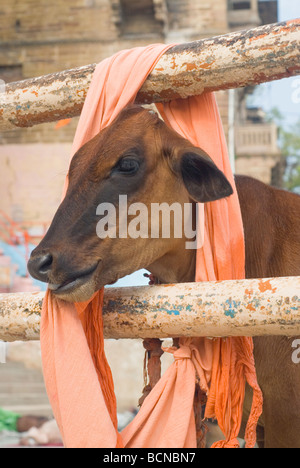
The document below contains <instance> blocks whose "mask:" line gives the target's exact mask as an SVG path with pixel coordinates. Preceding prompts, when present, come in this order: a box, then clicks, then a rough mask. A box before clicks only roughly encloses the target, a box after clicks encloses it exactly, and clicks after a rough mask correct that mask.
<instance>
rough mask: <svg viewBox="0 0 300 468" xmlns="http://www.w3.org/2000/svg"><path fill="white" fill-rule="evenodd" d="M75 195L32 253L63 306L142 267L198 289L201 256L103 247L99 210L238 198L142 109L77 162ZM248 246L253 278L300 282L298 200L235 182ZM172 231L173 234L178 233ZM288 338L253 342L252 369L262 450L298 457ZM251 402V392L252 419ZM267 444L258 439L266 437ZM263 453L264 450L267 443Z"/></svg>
mask: <svg viewBox="0 0 300 468" xmlns="http://www.w3.org/2000/svg"><path fill="white" fill-rule="evenodd" d="M69 180H70V183H69V188H68V191H67V194H66V197H65V199H64V200H63V202H62V204H61V206H60V207H59V209H58V211H57V213H56V215H55V217H54V219H53V222H52V224H51V226H50V228H49V231H48V233H47V234H46V236H45V237H44V239H43V240H42V242H41V243H40V245H39V246H38V247H37V248H36V249H35V250H34V252H33V253H32V256H31V259H30V261H29V263H28V268H29V271H30V273H31V274H32V276H33V277H35V278H37V279H39V280H41V281H45V282H47V283H49V288H50V289H52V291H53V293H54V294H56V295H57V297H59V298H62V299H65V300H67V301H82V300H85V299H87V298H89V297H90V296H91V295H92V294H93V293H94V292H95V291H96V290H98V289H99V288H101V287H102V286H104V285H107V284H111V283H113V282H115V281H116V280H118V278H120V277H123V276H125V275H128V274H130V273H132V272H134V271H137V270H139V269H141V268H146V269H148V270H149V271H150V272H151V273H153V274H154V275H155V276H156V277H157V278H159V280H160V281H161V282H163V283H174V282H192V281H194V275H195V250H187V249H185V242H186V239H185V238H175V237H171V238H170V239H166V238H162V237H160V238H138V239H131V238H118V236H117V238H110V237H107V238H106V239H103V240H99V237H97V235H96V226H97V222H98V221H99V216H97V214H96V210H97V206H98V205H99V204H100V203H105V202H109V203H113V204H115V205H116V206H117V205H118V197H119V195H120V194H124V195H127V197H128V203H133V202H143V203H144V204H145V205H146V206H147V207H150V204H151V203H153V202H157V203H162V202H167V203H168V204H169V205H172V204H173V203H174V202H178V203H180V204H181V205H182V206H183V204H184V203H189V202H191V200H192V201H193V203H194V206H196V204H195V202H196V201H199V202H212V201H214V200H217V199H220V198H224V197H226V196H229V195H230V194H231V193H232V189H231V186H230V185H229V183H228V181H227V179H226V178H225V176H224V175H223V174H222V172H220V171H219V170H218V169H217V167H216V166H215V165H214V163H213V162H212V160H211V159H210V158H209V157H208V156H207V155H206V154H205V153H204V152H203V151H202V150H200V149H199V148H195V147H194V146H193V145H192V144H191V143H190V142H188V141H187V140H185V139H183V138H181V137H180V136H179V135H178V134H177V133H176V132H174V131H173V130H170V129H169V128H168V127H167V126H166V125H165V124H164V122H163V121H161V120H160V119H159V118H158V116H157V115H153V113H151V112H148V111H147V110H144V109H142V108H140V107H134V106H133V107H130V108H127V109H125V110H124V111H122V112H121V114H120V115H119V117H118V118H117V119H116V121H115V122H113V124H112V125H110V126H109V127H108V128H106V129H105V130H103V131H102V132H100V133H99V134H98V135H97V136H96V137H95V138H93V139H92V140H91V141H89V142H88V143H87V144H85V145H84V146H83V147H82V148H81V149H80V150H79V151H78V152H77V153H76V154H75V156H74V158H73V160H72V162H71V166H70V171H69ZM236 184H237V190H238V195H239V199H240V205H241V211H242V217H243V223H244V231H245V243H246V277H247V278H260V277H272V276H293V275H300V248H299V247H300V230H299V214H300V197H299V196H297V195H294V194H292V193H288V192H286V191H282V190H277V189H274V188H271V187H269V186H266V185H264V184H263V183H261V182H258V181H257V180H254V179H251V178H249V177H241V176H237V177H236ZM171 232H172V231H171ZM293 340H294V339H290V338H285V337H265V338H255V339H254V343H255V360H256V366H257V374H258V380H259V384H260V386H261V388H262V391H263V394H264V412H263V416H262V418H261V426H260V428H261V431H260V432H262V433H263V432H264V441H265V445H264V446H265V447H278V448H279V447H289V448H291V447H297V448H300V396H299V395H298V392H299V389H300V365H299V364H298V365H297V364H295V363H293V361H292V353H293V348H292V342H293ZM250 402H251V395H250V394H249V392H247V395H246V399H245V414H246V415H247V412H249V407H250ZM262 437H263V436H261V435H259V438H262ZM261 445H262V444H261Z"/></svg>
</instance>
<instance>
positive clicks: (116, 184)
mask: <svg viewBox="0 0 300 468" xmlns="http://www.w3.org/2000/svg"><path fill="white" fill-rule="evenodd" d="M231 194H232V188H231V185H230V184H229V182H228V181H227V179H226V178H225V176H224V174H223V173H222V172H221V171H220V170H219V169H218V168H217V167H216V165H215V164H214V163H213V161H212V160H211V158H210V157H209V156H208V155H207V154H206V153H204V151H202V150H201V149H199V148H196V147H194V146H193V145H192V144H191V143H190V142H189V141H187V140H185V139H183V138H182V137H181V136H179V135H178V134H177V133H176V132H175V131H173V130H171V129H169V128H168V127H167V126H166V125H165V123H164V122H163V121H162V120H161V119H160V118H159V117H158V115H157V114H155V113H153V112H149V111H148V110H145V109H143V108H141V107H136V106H132V107H129V108H127V109H125V110H124V111H122V112H121V113H120V115H119V116H118V118H117V119H116V120H115V121H114V122H113V123H112V124H111V125H110V126H109V127H107V128H105V129H104V130H103V131H101V132H100V133H99V134H98V135H97V136H95V137H94V138H93V139H92V140H90V141H89V142H88V143H86V144H85V145H84V146H83V147H82V148H80V149H79V151H77V153H76V154H75V155H74V157H73V159H72V161H71V165H70V168H69V185H68V190H67V193H66V196H65V198H64V200H63V201H62V203H61V205H60V207H59V208H58V210H57V212H56V214H55V216H54V219H53V221H52V223H51V226H50V228H49V230H48V232H47V234H46V236H45V237H44V238H43V240H42V241H41V243H40V244H39V245H38V247H37V248H36V249H35V250H34V251H33V252H32V255H31V258H30V260H29V262H28V269H29V272H30V273H31V275H32V276H33V277H34V278H37V279H38V280H40V281H44V282H46V283H48V284H49V288H50V289H51V290H52V291H53V293H54V294H55V295H56V296H57V297H59V298H61V299H64V300H67V301H73V302H81V301H84V300H87V299H89V298H90V297H91V296H92V295H93V293H94V292H95V291H97V290H98V289H100V288H101V287H103V286H104V285H107V284H112V283H114V282H115V281H117V280H118V279H119V278H120V277H123V276H126V275H128V274H131V273H133V272H134V271H137V270H139V269H141V268H147V269H148V270H149V271H151V272H153V273H154V274H156V275H157V276H159V277H160V279H161V280H163V281H166V282H170V281H171V282H172V281H176V280H179V281H180V279H181V278H180V277H178V276H176V274H175V273H174V272H175V270H176V269H177V270H178V269H179V268H182V269H184V268H191V265H192V257H191V255H190V254H189V253H187V252H186V254H185V255H184V256H183V260H182V262H183V263H184V262H186V265H183V264H179V263H181V262H180V261H178V258H177V260H176V252H177V253H178V251H179V250H180V249H181V250H182V238H177V237H176V236H175V235H174V229H173V228H174V226H171V227H170V236H169V238H164V237H162V236H161V235H159V236H154V237H153V236H151V235H150V234H149V235H148V236H147V235H145V233H144V235H141V236H139V237H138V238H136V237H137V236H133V237H131V236H128V235H127V236H126V235H125V236H124V232H122V233H121V232H120V230H121V228H120V225H121V223H119V222H118V221H119V220H120V219H121V217H123V220H124V213H122V212H119V211H118V208H119V207H120V195H122V196H123V198H124V197H126V200H127V204H128V205H131V206H133V204H134V203H137V202H138V203H142V204H143V206H145V207H146V208H147V209H149V211H148V212H147V209H146V211H145V212H146V213H149V215H147V214H144V216H146V217H147V216H149V218H148V221H149V224H148V226H149V231H150V229H151V226H150V224H151V219H150V213H151V204H153V203H159V204H160V203H163V202H164V203H167V204H168V205H169V206H171V205H172V204H173V203H177V204H180V205H181V206H184V204H185V203H190V201H191V200H193V201H194V202H203V203H204V202H212V201H214V200H218V199H220V198H224V197H227V196H229V195H231ZM107 204H109V205H110V206H113V207H115V208H116V223H115V226H114V225H113V224H112V226H111V227H112V228H113V229H114V235H113V236H111V235H109V233H108V235H107V236H106V237H105V236H102V237H101V236H99V233H97V227H99V220H100V221H101V219H102V220H103V219H104V217H105V215H106V213H105V212H104V211H101V206H102V207H103V206H104V207H105V206H107ZM194 205H196V203H194ZM99 206H100V210H99ZM125 219H126V223H127V224H129V223H130V221H131V220H132V219H133V215H132V214H131V215H130V214H128V213H127V215H126V218H125ZM172 223H173V224H174V220H173V221H172V220H171V224H172ZM123 227H124V226H123ZM162 227H163V226H159V232H160V233H161V229H162ZM100 237H101V238H100ZM174 255H175V257H174ZM168 259H169V262H168ZM171 259H173V260H174V261H173V263H172V261H171ZM166 265H167V266H166ZM172 265H173V266H172ZM188 265H190V266H188ZM172 271H173V273H174V274H172Z"/></svg>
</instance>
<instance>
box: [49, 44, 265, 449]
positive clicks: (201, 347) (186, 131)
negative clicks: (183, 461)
mask: <svg viewBox="0 0 300 468" xmlns="http://www.w3.org/2000/svg"><path fill="white" fill-rule="evenodd" d="M169 47H170V45H169V46H166V45H160V44H159V45H152V46H148V47H146V48H136V49H131V50H127V51H122V52H120V53H118V54H116V55H115V56H113V57H112V58H110V59H106V60H105V61H103V62H101V63H100V64H99V65H98V66H97V68H96V70H95V73H94V76H93V80H92V83H91V86H90V89H89V92H88V95H87V98H86V101H85V105H84V108H83V111H82V114H81V118H80V121H79V125H78V128H77V132H76V135H75V139H74V144H73V154H74V153H75V152H76V150H77V149H79V148H80V147H81V146H82V145H83V144H84V143H85V142H86V141H88V140H89V139H90V138H92V137H93V136H94V135H96V134H97V133H98V132H99V131H100V130H101V129H102V128H104V127H105V126H107V125H109V124H110V123H111V122H112V121H113V120H114V118H115V117H116V116H117V115H118V113H119V112H120V111H121V110H122V108H124V107H125V106H126V105H127V104H129V103H132V102H134V100H135V96H136V94H137V92H138V90H139V89H140V87H141V85H142V83H143V82H144V80H145V79H146V77H147V75H148V74H149V73H150V71H151V70H152V69H153V67H154V66H155V64H156V62H157V61H158V60H159V58H160V56H161V55H162V54H163V53H164V52H165V51H166V50H167V49H168V48H169ZM158 107H159V110H160V112H161V113H162V115H163V117H164V119H165V121H166V123H167V124H168V125H171V126H172V127H173V128H174V129H175V130H176V131H178V132H179V133H180V134H181V135H183V136H184V137H186V138H188V139H189V140H190V141H191V142H192V143H194V144H195V145H197V146H199V147H201V148H203V149H204V150H205V151H207V153H208V154H209V155H210V156H211V157H212V158H213V159H214V160H215V162H216V164H217V165H218V166H219V168H220V169H221V170H223V171H224V173H225V174H226V176H227V177H228V179H229V180H230V181H231V183H232V186H233V187H235V184H234V179H233V176H232V172H231V169H230V166H229V162H228V156H227V150H226V143H225V139H224V134H223V129H222V125H221V121H220V117H219V113H218V109H217V105H216V102H215V98H214V96H213V95H212V94H205V95H202V96H198V97H193V98H189V99H186V100H176V101H173V102H171V103H168V104H166V105H164V106H162V105H159V106H158ZM66 189H67V181H66V185H65V190H66ZM200 209H201V210H202V211H203V210H204V212H205V239H204V245H203V248H200V249H199V250H198V251H197V266H196V270H197V271H196V281H208V280H209V281H210V280H215V279H218V280H222V279H237V278H243V277H244V239H243V226H242V220H241V214H240V208H239V203H238V198H237V193H236V190H235V192H234V195H232V196H231V197H229V198H228V199H226V200H220V201H217V202H214V203H208V204H206V205H205V207H203V205H201V206H200ZM102 300H103V290H101V291H99V292H97V293H95V295H94V296H93V298H92V299H91V300H90V301H88V302H86V303H81V304H68V303H66V302H63V301H59V300H57V299H56V298H55V297H54V296H53V295H52V294H51V293H50V292H47V293H46V298H45V300H44V304H43V311H42V322H41V347H42V360H43V368H44V377H45V382H46V387H47V392H48V396H49V400H50V402H51V405H52V408H53V412H54V416H55V418H56V420H57V423H58V425H59V428H60V430H61V434H62V437H63V441H64V444H65V446H66V447H86V448H88V447H109V448H113V447H131V448H135V447H145V448H147V447H148V448H156V447H157V448H158V447H164V448H172V447H173V448H193V447H196V428H195V418H194V412H193V401H194V391H195V379H196V375H198V377H200V385H201V387H202V389H203V390H205V391H206V392H207V394H208V402H207V406H206V414H205V416H206V417H216V418H217V420H218V423H219V425H220V427H221V429H222V431H223V433H224V435H225V441H221V442H219V443H216V444H215V447H237V446H238V441H237V439H236V437H237V435H238V432H239V427H240V424H241V417H242V406H243V399H244V392H245V382H246V381H248V383H249V384H250V386H251V387H252V388H253V391H254V398H253V408H252V412H251V415H250V418H249V422H248V427H247V431H246V439H247V446H248V447H252V446H253V445H254V443H255V429H256V424H257V421H258V418H259V416H260V414H261V410H262V395H261V391H260V389H259V387H258V384H257V380H256V373H255V366H254V359H253V344H252V339H251V338H227V339H216V340H208V339H204V338H181V339H180V348H179V349H178V350H174V349H169V350H168V351H169V352H172V353H173V355H174V363H173V364H172V365H171V366H170V368H169V369H168V370H167V372H166V373H165V374H164V375H163V376H162V378H161V379H160V380H159V382H158V383H157V384H156V386H155V387H154V389H153V390H152V392H151V393H150V394H149V395H148V396H147V398H146V399H145V401H144V403H143V405H142V407H141V409H140V411H139V413H138V414H137V415H136V417H135V418H134V420H133V421H132V422H131V423H130V424H129V425H128V426H127V427H126V428H125V429H124V430H123V431H122V433H121V434H119V433H118V431H117V413H116V411H117V410H116V399H115V395H114V388H113V379H112V375H111V371H110V368H109V365H108V363H107V360H106V357H105V354H104V341H103V330H102V328H103V324H102V313H101V309H102ZM99 383H100V385H99Z"/></svg>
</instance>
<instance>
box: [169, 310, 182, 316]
mask: <svg viewBox="0 0 300 468" xmlns="http://www.w3.org/2000/svg"><path fill="white" fill-rule="evenodd" d="M167 312H168V314H169V315H172V314H173V315H180V314H179V312H178V310H167Z"/></svg>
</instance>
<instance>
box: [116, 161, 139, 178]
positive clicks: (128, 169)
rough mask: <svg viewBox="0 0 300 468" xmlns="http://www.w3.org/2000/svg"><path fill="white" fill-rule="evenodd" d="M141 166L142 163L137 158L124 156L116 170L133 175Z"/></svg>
mask: <svg viewBox="0 0 300 468" xmlns="http://www.w3.org/2000/svg"><path fill="white" fill-rule="evenodd" d="M139 167H140V163H139V161H137V160H136V159H133V158H122V159H121V160H120V161H119V162H118V164H117V166H116V167H115V170H116V171H117V172H121V173H122V174H128V175H132V174H135V173H136V172H137V171H138V170H139Z"/></svg>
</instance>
